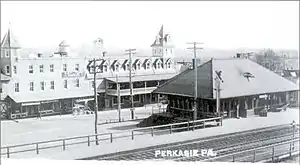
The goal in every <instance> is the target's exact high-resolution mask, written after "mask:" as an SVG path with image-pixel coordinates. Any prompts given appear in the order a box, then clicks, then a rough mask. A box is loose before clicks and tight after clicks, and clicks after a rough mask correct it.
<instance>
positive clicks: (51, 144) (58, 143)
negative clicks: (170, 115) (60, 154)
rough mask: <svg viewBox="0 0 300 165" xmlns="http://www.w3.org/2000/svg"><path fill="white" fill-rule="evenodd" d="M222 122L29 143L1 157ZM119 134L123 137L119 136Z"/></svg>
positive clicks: (7, 148) (7, 149)
mask: <svg viewBox="0 0 300 165" xmlns="http://www.w3.org/2000/svg"><path fill="white" fill-rule="evenodd" d="M222 120H223V119H222V117H216V118H209V119H203V120H195V121H188V122H180V123H173V124H167V125H159V126H152V127H145V128H137V129H132V130H127V131H122V132H114V133H103V134H96V135H95V134H94V135H86V136H77V137H71V138H63V139H56V140H48V141H40V142H35V143H27V144H21V145H12V146H5V147H1V150H2V152H1V155H6V157H7V158H10V157H11V155H12V154H17V153H23V152H30V151H31V152H35V153H36V154H40V152H41V150H44V149H50V148H61V149H62V150H63V151H64V150H66V149H67V146H70V145H78V144H87V146H91V143H92V142H95V141H96V140H95V139H98V141H107V142H110V143H113V142H114V141H115V140H116V139H120V138H128V137H129V138H131V139H132V140H134V139H135V138H136V137H137V136H141V135H147V134H148V135H149V134H151V136H152V137H153V136H154V135H155V134H157V133H159V134H172V133H174V132H178V131H194V130H195V129H197V128H205V127H206V126H207V125H217V126H222ZM118 134H121V135H120V136H118ZM99 137H102V138H99ZM79 140H81V141H79ZM13 149H14V151H13ZM17 149H18V150H17ZM3 151H4V152H3Z"/></svg>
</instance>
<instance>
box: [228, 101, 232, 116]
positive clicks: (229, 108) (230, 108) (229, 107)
mask: <svg viewBox="0 0 300 165" xmlns="http://www.w3.org/2000/svg"><path fill="white" fill-rule="evenodd" d="M231 110H232V101H231V99H229V100H228V117H229V118H231Z"/></svg>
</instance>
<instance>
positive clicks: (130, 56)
mask: <svg viewBox="0 0 300 165" xmlns="http://www.w3.org/2000/svg"><path fill="white" fill-rule="evenodd" d="M135 51H136V49H127V50H125V52H126V54H128V55H129V86H130V111H131V119H132V120H134V107H133V84H132V54H135Z"/></svg>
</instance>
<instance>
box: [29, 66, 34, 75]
mask: <svg viewBox="0 0 300 165" xmlns="http://www.w3.org/2000/svg"><path fill="white" fill-rule="evenodd" d="M29 73H31V74H32V73H33V65H29Z"/></svg>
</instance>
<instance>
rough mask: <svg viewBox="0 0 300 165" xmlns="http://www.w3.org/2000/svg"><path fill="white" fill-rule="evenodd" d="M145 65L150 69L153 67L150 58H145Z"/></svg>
mask: <svg viewBox="0 0 300 165" xmlns="http://www.w3.org/2000/svg"><path fill="white" fill-rule="evenodd" d="M143 67H144V68H145V69H146V70H148V69H150V68H151V63H150V59H145V61H144V62H143Z"/></svg>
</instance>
